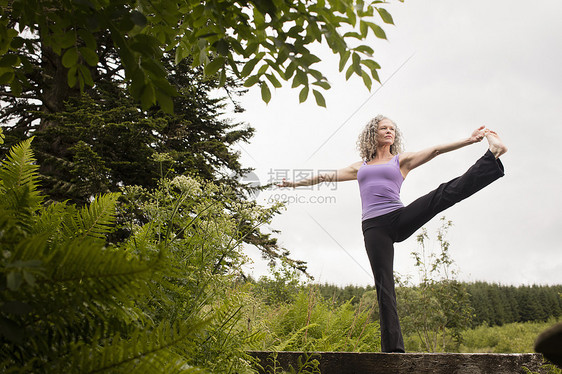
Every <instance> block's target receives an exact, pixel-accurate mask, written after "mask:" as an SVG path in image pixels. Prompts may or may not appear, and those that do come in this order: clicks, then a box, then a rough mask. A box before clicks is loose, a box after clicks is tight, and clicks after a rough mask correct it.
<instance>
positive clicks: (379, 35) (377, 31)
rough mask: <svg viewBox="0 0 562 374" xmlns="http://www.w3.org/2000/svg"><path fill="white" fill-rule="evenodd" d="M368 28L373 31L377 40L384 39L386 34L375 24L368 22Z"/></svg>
mask: <svg viewBox="0 0 562 374" xmlns="http://www.w3.org/2000/svg"><path fill="white" fill-rule="evenodd" d="M369 27H371V29H372V30H373V32H374V33H375V35H376V36H377V38H379V39H386V34H385V32H384V30H383V29H382V28H381V27H380V26H379V25H377V24H375V23H372V22H369Z"/></svg>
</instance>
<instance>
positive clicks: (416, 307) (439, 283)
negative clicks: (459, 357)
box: [397, 217, 472, 352]
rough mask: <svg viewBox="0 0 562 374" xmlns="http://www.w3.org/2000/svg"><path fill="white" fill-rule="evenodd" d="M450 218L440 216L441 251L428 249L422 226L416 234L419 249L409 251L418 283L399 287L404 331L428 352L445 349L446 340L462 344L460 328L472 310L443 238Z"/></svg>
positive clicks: (464, 326)
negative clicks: (416, 338) (417, 272)
mask: <svg viewBox="0 0 562 374" xmlns="http://www.w3.org/2000/svg"><path fill="white" fill-rule="evenodd" d="M451 226H452V222H451V221H447V220H446V219H445V217H442V218H441V227H440V228H439V229H438V230H437V242H438V244H439V247H440V252H438V253H435V252H433V251H431V250H428V248H427V246H426V243H427V240H428V239H429V236H428V234H427V231H426V230H425V228H424V229H423V230H422V233H421V234H419V235H418V237H417V241H418V243H419V245H420V247H421V251H420V252H416V251H414V252H412V255H413V257H414V258H415V260H416V264H415V265H416V266H417V267H418V269H419V272H420V283H419V285H417V286H412V287H404V284H403V285H402V286H403V287H399V288H398V292H397V294H398V297H399V299H400V301H399V303H398V306H399V308H400V309H401V314H402V316H403V317H402V319H401V320H402V321H403V326H404V330H406V331H407V332H409V333H415V334H417V335H418V337H419V339H420V341H421V342H422V344H423V349H425V350H426V351H428V352H435V351H437V350H443V351H444V350H446V349H447V345H448V344H450V341H449V340H452V342H453V348H454V349H458V348H459V346H460V344H461V343H462V335H461V333H462V331H463V330H465V329H466V328H468V327H469V326H470V320H471V316H472V309H471V306H470V299H469V294H468V292H467V291H466V288H465V287H464V285H463V284H462V283H460V282H459V281H457V280H456V279H455V277H456V271H455V270H454V269H452V265H453V260H452V259H451V257H450V256H449V246H450V243H449V242H448V241H447V239H446V234H447V231H448V229H449V228H450V227H451Z"/></svg>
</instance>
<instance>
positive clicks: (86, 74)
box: [78, 65, 94, 86]
mask: <svg viewBox="0 0 562 374" xmlns="http://www.w3.org/2000/svg"><path fill="white" fill-rule="evenodd" d="M78 72H79V73H80V75H81V76H82V78H83V79H84V83H86V84H87V85H88V86H93V85H94V80H93V79H92V74H91V73H90V69H88V68H87V67H86V66H84V65H78ZM78 79H80V78H78Z"/></svg>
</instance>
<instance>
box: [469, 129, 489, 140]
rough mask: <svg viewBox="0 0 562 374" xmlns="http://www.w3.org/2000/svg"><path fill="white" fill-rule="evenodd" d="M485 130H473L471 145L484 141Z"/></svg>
mask: <svg viewBox="0 0 562 374" xmlns="http://www.w3.org/2000/svg"><path fill="white" fill-rule="evenodd" d="M485 130H486V126H480V127H479V128H477V129H476V130H474V131H473V132H472V135H471V136H470V141H471V142H473V143H478V142H479V141H482V139H484V135H485Z"/></svg>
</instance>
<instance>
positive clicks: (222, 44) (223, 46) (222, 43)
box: [213, 39, 230, 56]
mask: <svg viewBox="0 0 562 374" xmlns="http://www.w3.org/2000/svg"><path fill="white" fill-rule="evenodd" d="M213 47H215V49H216V50H217V52H218V53H219V54H220V55H222V56H228V53H229V52H230V46H229V45H228V42H227V41H226V40H225V39H219V40H218V41H217V42H216V43H214V44H213Z"/></svg>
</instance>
